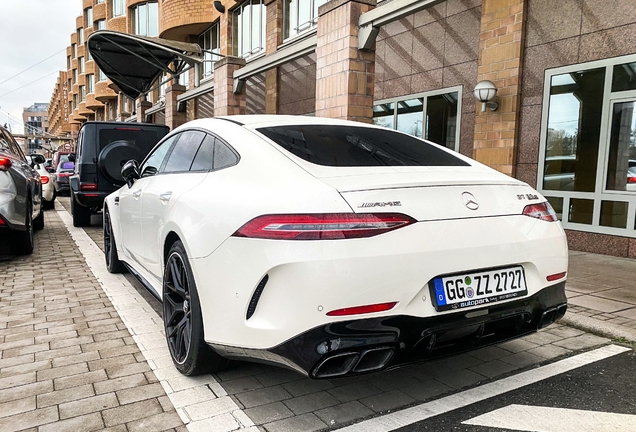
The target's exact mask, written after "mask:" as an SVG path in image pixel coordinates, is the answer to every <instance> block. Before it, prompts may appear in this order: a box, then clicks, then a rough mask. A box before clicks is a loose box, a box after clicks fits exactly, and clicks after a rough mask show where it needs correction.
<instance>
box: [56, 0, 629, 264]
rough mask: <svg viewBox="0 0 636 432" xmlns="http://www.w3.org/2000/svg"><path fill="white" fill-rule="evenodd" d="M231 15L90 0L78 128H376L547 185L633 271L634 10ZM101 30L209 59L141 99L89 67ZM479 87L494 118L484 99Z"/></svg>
mask: <svg viewBox="0 0 636 432" xmlns="http://www.w3.org/2000/svg"><path fill="white" fill-rule="evenodd" d="M217 3H218V2H217ZM220 3H221V5H222V6H223V7H220V8H216V7H215V6H214V2H212V1H211V0H188V1H185V0H163V1H161V2H158V3H157V2H154V3H153V2H149V1H146V0H84V11H83V14H82V16H81V17H78V19H77V28H76V29H75V30H76V31H75V32H74V33H73V35H72V36H71V46H70V47H69V49H68V55H69V58H68V65H67V66H68V78H67V80H68V87H69V88H70V89H71V92H70V94H71V98H70V99H71V100H70V102H69V103H70V104H71V105H72V108H73V109H72V111H71V114H70V115H69V121H70V124H71V128H72V129H73V130H77V128H78V127H79V125H80V124H81V123H82V122H83V121H85V120H87V119H116V120H144V121H152V122H156V123H165V124H167V125H168V126H170V127H176V126H178V125H180V124H181V123H183V122H185V121H187V120H191V119H195V118H200V117H206V116H212V115H222V114H230V113H248V114H249V113H272V114H275V113H278V114H302V115H319V116H329V117H339V118H349V119H353V120H357V121H363V122H373V123H375V124H380V125H384V126H386V127H390V128H396V129H399V130H401V131H403V132H406V133H411V134H414V135H418V136H422V137H424V138H426V139H429V140H431V141H434V142H436V143H438V144H440V145H444V146H446V147H448V148H451V149H453V150H456V151H458V152H461V153H463V154H466V155H468V156H471V157H473V158H475V159H476V160H478V161H480V162H483V163H485V164H487V165H489V166H492V167H493V168H495V169H497V170H499V171H501V172H503V173H506V174H508V175H511V176H514V177H516V178H519V179H521V180H523V181H526V182H528V183H529V184H531V185H532V186H534V187H536V188H537V189H538V190H539V191H540V192H541V193H542V194H544V195H545V196H546V197H548V199H549V200H550V202H551V203H552V205H553V206H554V207H555V209H556V211H557V213H558V214H559V216H560V217H561V218H562V222H563V225H564V228H566V231H567V234H568V238H569V241H570V247H571V248H572V249H576V250H585V251H590V252H597V253H604V254H610V255H616V256H624V257H631V258H636V116H634V115H633V111H634V108H636V44H635V43H634V42H635V41H636V4H634V2H633V1H631V0H605V1H603V2H598V1H597V0H561V1H558V2H555V1H553V0H441V1H440V0H384V1H381V2H378V3H377V4H376V2H375V0H331V1H328V2H327V1H326V0H251V1H250V2H237V1H234V0H223V1H221V2H220ZM89 9H90V11H89ZM141 12H143V14H142V13H141ZM140 16H144V17H146V18H145V22H142V21H144V20H140V19H139V17H140ZM152 20H156V22H152ZM97 28H106V29H110V30H117V31H125V32H128V33H134V34H146V35H150V36H161V37H163V38H166V39H172V40H178V41H183V42H195V43H199V45H201V46H202V47H203V48H204V49H205V50H206V53H205V58H206V62H205V63H203V64H202V65H201V66H199V67H196V68H194V69H191V70H190V71H188V72H186V73H184V74H183V75H182V76H180V77H179V83H178V84H176V83H175V81H174V80H173V81H171V82H168V83H167V84H165V85H163V86H159V87H158V88H157V89H155V90H153V91H152V92H151V93H150V94H149V95H148V96H147V100H144V101H136V102H135V101H130V100H128V98H126V97H125V96H123V95H122V94H120V93H118V92H117V89H116V88H113V85H112V84H110V82H109V81H108V80H107V79H106V77H104V76H100V72H99V71H98V70H96V67H95V66H94V65H93V64H92V63H93V62H92V61H91V60H90V58H87V57H88V54H87V53H86V52H85V49H84V45H83V41H84V40H85V39H86V36H87V35H88V34H89V33H90V32H91V31H94V30H95V29H97ZM219 55H222V56H224V57H225V56H229V57H225V58H223V60H221V57H220V56H219ZM80 57H84V59H83V60H80ZM90 75H93V77H92V78H91V77H90ZM482 80H489V81H492V82H493V83H494V84H495V86H496V88H497V96H496V98H495V100H494V101H495V102H497V103H498V109H497V110H494V111H493V110H491V109H490V108H487V109H485V110H484V111H482V104H481V103H478V102H476V101H475V98H474V96H473V89H474V87H475V85H476V84H477V83H478V82H480V81H482ZM82 86H83V87H84V89H82ZM88 90H92V92H91V91H88Z"/></svg>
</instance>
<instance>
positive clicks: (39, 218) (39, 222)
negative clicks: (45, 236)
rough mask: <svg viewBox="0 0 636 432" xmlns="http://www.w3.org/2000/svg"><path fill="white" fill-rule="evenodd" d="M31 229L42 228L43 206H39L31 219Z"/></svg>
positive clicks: (38, 229)
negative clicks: (37, 211)
mask: <svg viewBox="0 0 636 432" xmlns="http://www.w3.org/2000/svg"><path fill="white" fill-rule="evenodd" d="M33 229H34V230H36V231H40V230H43V229H44V208H43V207H40V213H39V214H38V216H37V217H36V218H35V219H33Z"/></svg>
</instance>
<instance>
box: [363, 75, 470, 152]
mask: <svg viewBox="0 0 636 432" xmlns="http://www.w3.org/2000/svg"><path fill="white" fill-rule="evenodd" d="M446 93H457V127H456V130H455V148H452V149H449V150H453V151H455V152H457V153H459V146H460V138H461V125H462V102H463V86H461V85H459V86H454V87H445V88H443V89H438V90H431V91H427V92H422V93H414V94H409V95H404V96H398V97H393V98H388V99H381V100H377V101H373V106H375V105H383V104H389V103H392V104H394V105H395V107H394V108H393V130H396V131H397V130H398V129H397V120H398V107H397V105H398V102H404V101H408V100H411V99H417V98H423V101H422V136H421V137H418V138H422V139H424V140H426V141H429V140H427V139H426V138H424V130H425V128H426V121H425V120H426V107H427V101H428V98H429V97H432V96H439V95H443V94H446ZM430 142H432V141H430ZM443 147H444V148H447V149H448V147H446V146H443Z"/></svg>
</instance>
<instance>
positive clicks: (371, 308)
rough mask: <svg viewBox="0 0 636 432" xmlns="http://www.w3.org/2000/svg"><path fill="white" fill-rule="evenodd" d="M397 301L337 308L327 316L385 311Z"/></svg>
mask: <svg viewBox="0 0 636 432" xmlns="http://www.w3.org/2000/svg"><path fill="white" fill-rule="evenodd" d="M396 304H397V302H390V303H379V304H374V305H367V306H355V307H348V308H344V309H336V310H332V311H331V312H327V316H345V315H361V314H367V313H374V312H384V311H388V310H391V309H393V306H395V305H396Z"/></svg>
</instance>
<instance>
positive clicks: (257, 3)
mask: <svg viewBox="0 0 636 432" xmlns="http://www.w3.org/2000/svg"><path fill="white" fill-rule="evenodd" d="M232 19H233V24H232V29H233V35H232V44H233V52H234V55H235V56H238V57H250V56H253V55H255V54H258V53H260V52H262V51H264V50H265V5H264V4H263V1H262V0H248V1H246V2H244V3H243V4H241V5H240V6H239V7H238V8H236V9H234V10H233V11H232Z"/></svg>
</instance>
